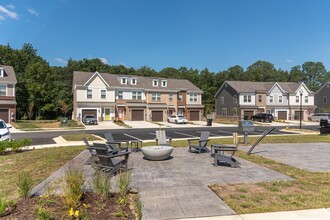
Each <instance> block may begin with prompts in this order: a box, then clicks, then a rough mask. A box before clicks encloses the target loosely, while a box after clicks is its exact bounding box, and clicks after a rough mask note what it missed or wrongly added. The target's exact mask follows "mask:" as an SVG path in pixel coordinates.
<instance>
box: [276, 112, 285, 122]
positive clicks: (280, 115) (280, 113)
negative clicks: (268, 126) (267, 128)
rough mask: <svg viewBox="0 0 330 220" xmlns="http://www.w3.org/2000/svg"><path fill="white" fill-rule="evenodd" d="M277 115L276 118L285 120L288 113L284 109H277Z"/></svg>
mask: <svg viewBox="0 0 330 220" xmlns="http://www.w3.org/2000/svg"><path fill="white" fill-rule="evenodd" d="M277 115H278V119H280V120H287V119H288V114H287V112H286V111H279V112H278V113H277Z"/></svg>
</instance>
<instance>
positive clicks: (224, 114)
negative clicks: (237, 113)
mask: <svg viewBox="0 0 330 220" xmlns="http://www.w3.org/2000/svg"><path fill="white" fill-rule="evenodd" d="M221 114H222V116H227V108H222V109H221Z"/></svg>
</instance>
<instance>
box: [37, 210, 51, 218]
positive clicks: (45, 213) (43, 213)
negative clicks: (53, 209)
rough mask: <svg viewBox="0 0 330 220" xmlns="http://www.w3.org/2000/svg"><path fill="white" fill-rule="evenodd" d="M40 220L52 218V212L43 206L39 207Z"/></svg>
mask: <svg viewBox="0 0 330 220" xmlns="http://www.w3.org/2000/svg"><path fill="white" fill-rule="evenodd" d="M37 215H38V218H37V219H38V220H48V219H51V218H52V216H51V214H50V213H49V212H48V211H47V210H46V209H45V208H43V207H39V208H38V211H37Z"/></svg>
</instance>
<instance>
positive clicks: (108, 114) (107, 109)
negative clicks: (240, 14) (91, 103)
mask: <svg viewBox="0 0 330 220" xmlns="http://www.w3.org/2000/svg"><path fill="white" fill-rule="evenodd" d="M110 112H111V109H110V108H106V109H104V120H105V121H110V120H111V117H110Z"/></svg>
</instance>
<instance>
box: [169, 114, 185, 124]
mask: <svg viewBox="0 0 330 220" xmlns="http://www.w3.org/2000/svg"><path fill="white" fill-rule="evenodd" d="M167 121H168V122H172V123H176V124H187V122H188V120H187V118H186V117H184V116H183V115H172V116H170V117H168V118H167Z"/></svg>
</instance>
